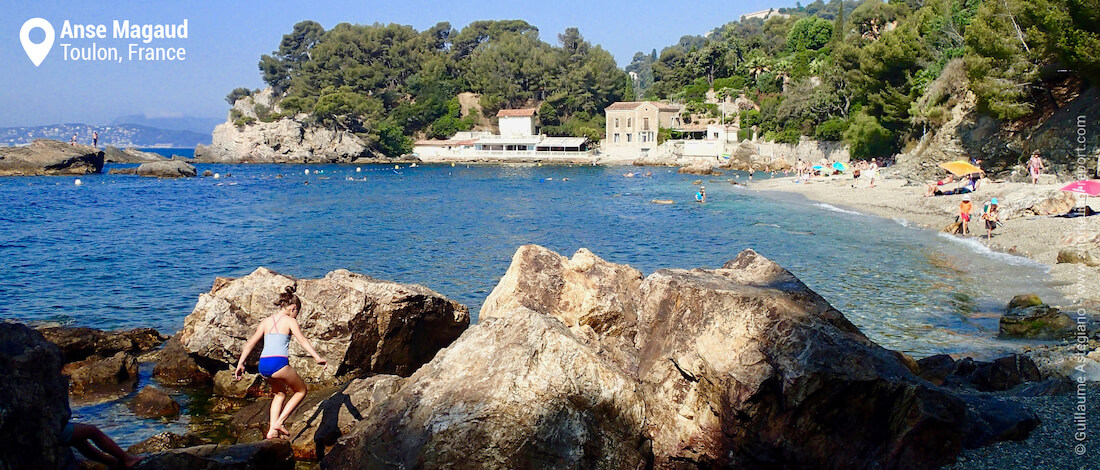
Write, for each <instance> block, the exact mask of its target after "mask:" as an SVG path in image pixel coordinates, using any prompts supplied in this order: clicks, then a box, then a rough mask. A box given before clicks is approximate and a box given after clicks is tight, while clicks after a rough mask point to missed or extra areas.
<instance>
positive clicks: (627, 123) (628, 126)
mask: <svg viewBox="0 0 1100 470" xmlns="http://www.w3.org/2000/svg"><path fill="white" fill-rule="evenodd" d="M626 128H627V129H630V118H626Z"/></svg>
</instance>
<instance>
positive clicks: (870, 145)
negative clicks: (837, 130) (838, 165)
mask: <svg viewBox="0 0 1100 470" xmlns="http://www.w3.org/2000/svg"><path fill="white" fill-rule="evenodd" d="M844 142H845V143H847V144H848V149H849V151H850V152H851V154H852V158H859V159H867V158H872V157H885V156H887V155H889V154H890V153H892V150H893V143H894V137H893V136H892V135H890V131H888V130H886V128H885V127H882V125H881V124H879V123H878V120H877V119H875V118H874V117H873V116H868V115H867V114H865V113H859V114H856V115H855V117H853V118H852V123H851V125H850V126H848V129H847V130H846V131H844Z"/></svg>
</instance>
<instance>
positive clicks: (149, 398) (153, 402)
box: [129, 385, 180, 418]
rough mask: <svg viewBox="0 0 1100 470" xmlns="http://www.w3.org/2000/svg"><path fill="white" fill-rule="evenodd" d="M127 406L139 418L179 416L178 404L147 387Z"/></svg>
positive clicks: (164, 394)
mask: <svg viewBox="0 0 1100 470" xmlns="http://www.w3.org/2000/svg"><path fill="white" fill-rule="evenodd" d="M129 406H130V409H131V410H133V411H134V414H136V415H138V417H141V418H168V417H173V416H179V414H180V404H179V403H176V401H175V400H173V399H172V397H170V396H168V394H167V393H164V392H163V391H161V390H159V389H156V388H154V387H151V386H148V385H146V386H145V388H142V389H141V391H140V392H138V394H137V395H135V396H134V398H133V399H131V400H130V405H129Z"/></svg>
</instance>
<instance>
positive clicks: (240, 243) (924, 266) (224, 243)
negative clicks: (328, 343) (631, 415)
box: [0, 165, 1057, 444]
mask: <svg viewBox="0 0 1100 470" xmlns="http://www.w3.org/2000/svg"><path fill="white" fill-rule="evenodd" d="M198 167H199V171H200V172H202V171H203V170H207V169H209V170H211V171H213V172H217V173H220V174H221V175H225V174H227V173H232V176H231V177H228V178H221V179H214V178H193V179H181V180H158V179H149V178H140V177H136V176H130V175H107V174H103V175H88V176H82V177H81V178H80V179H81V180H82V182H83V185H81V186H77V185H74V184H73V183H74V179H75V178H73V177H31V178H0V259H3V260H4V276H3V282H2V283H0V298H3V299H5V302H3V303H2V304H0V318H5V319H13V320H18V321H25V322H62V323H69V324H74V325H82V326H93V327H97V328H108V329H110V328H129V327H137V326H152V327H155V328H157V329H159V330H161V331H163V332H165V333H169V334H171V333H174V332H176V331H177V330H179V328H180V327H181V326H182V323H183V318H184V317H185V316H186V315H187V314H188V313H190V311H191V309H192V308H193V307H194V304H195V302H196V300H197V299H198V295H199V294H200V293H202V292H205V291H208V290H209V289H210V287H211V285H212V284H213V282H214V278H215V277H216V276H242V275H245V274H248V273H249V272H251V271H252V270H254V269H255V268H256V267H258V266H267V267H269V268H272V269H275V270H277V271H280V272H284V273H286V274H289V275H293V276H298V277H318V276H323V275H324V274H325V273H326V272H328V271H331V270H333V269H338V268H347V269H350V270H352V271H356V272H360V273H365V274H368V275H371V276H374V277H377V278H381V279H388V280H394V281H399V282H407V283H417V284H423V285H426V286H428V287H430V288H432V289H434V290H436V291H438V292H440V293H442V294H444V295H447V296H449V297H451V298H454V299H456V300H458V301H460V302H462V303H465V304H466V305H468V306H470V309H471V312H472V313H473V315H474V317H475V318H476V315H477V311H478V309H479V307H480V305H481V302H482V301H483V300H484V298H485V296H487V295H488V294H489V292H490V291H491V290H492V289H493V287H494V286H495V285H496V283H497V281H498V280H499V278H500V276H501V275H503V274H504V271H505V270H506V269H507V268H508V265H509V262H510V260H511V256H512V254H513V253H514V252H515V250H516V248H517V247H518V246H520V245H522V244H526V243H537V244H541V245H544V246H547V247H549V248H551V249H553V250H555V251H558V252H559V253H563V254H572V253H573V252H574V251H575V250H577V249H578V248H581V247H585V248H588V249H590V250H592V251H593V252H594V253H596V254H597V255H599V256H601V257H603V258H605V259H607V260H609V261H612V262H616V263H626V264H630V265H632V266H634V267H636V268H638V269H640V270H642V272H643V273H646V274H648V273H650V272H652V271H654V270H656V269H660V268H664V267H678V268H692V267H711V268H713V267H718V266H721V265H722V264H723V263H724V262H725V261H727V260H729V259H731V258H733V257H735V256H736V255H737V253H738V252H740V251H741V250H742V249H745V248H753V249H755V250H757V251H758V252H760V253H762V254H764V255H765V256H767V257H769V258H771V259H773V260H775V261H777V262H779V263H780V264H781V265H783V266H785V267H786V268H788V269H790V270H791V271H792V272H794V273H795V274H796V275H797V276H798V277H799V278H801V279H802V280H803V281H804V282H806V284H808V285H809V286H810V287H812V288H813V289H815V290H816V291H818V292H819V293H821V294H822V295H823V296H824V297H825V298H826V299H828V300H829V302H831V303H832V304H833V305H834V306H836V307H837V308H838V309H840V310H841V311H842V312H844V313H845V315H847V316H848V318H849V319H851V320H852V321H853V322H854V323H855V324H856V325H858V326H859V327H860V328H862V329H863V331H864V332H865V333H867V334H868V335H869V336H870V337H871V338H872V339H874V340H875V341H878V342H879V343H881V344H883V345H884V346H887V347H890V348H894V349H900V350H902V351H906V352H908V353H910V354H912V355H914V356H917V357H923V356H927V355H930V354H935V353H941V352H945V353H969V354H975V355H990V354H996V353H999V352H1003V351H1005V350H1008V349H1010V348H1014V347H1016V346H1018V344H1013V343H1010V342H1005V341H1001V340H998V339H996V338H995V335H996V329H997V318H996V317H997V313H999V312H1000V310H1001V309H1003V306H1004V305H1005V303H1006V302H1007V300H1008V299H1009V298H1010V297H1011V296H1012V295H1015V294H1018V293H1021V292H1036V293H1039V294H1040V295H1041V296H1043V297H1044V298H1047V299H1054V300H1055V301H1056V300H1057V295H1056V294H1055V293H1054V291H1052V290H1051V289H1050V288H1049V287H1047V286H1046V282H1047V275H1046V271H1045V269H1044V268H1043V267H1042V266H1039V265H1036V264H1034V263H1032V262H1030V261H1027V260H1024V259H1022V258H1017V257H1013V256H1008V255H1003V254H996V253H990V252H988V250H983V249H982V247H981V246H980V245H978V244H977V243H976V242H974V241H969V240H968V241H965V242H959V241H957V240H956V239H953V238H947V237H941V236H938V235H936V234H932V233H929V232H925V231H919V230H915V229H912V228H908V227H905V226H903V225H902V224H900V223H898V222H895V221H891V220H886V219H881V218H876V217H869V216H864V215H859V214H854V213H848V212H844V211H843V209H839V208H833V207H830V206H824V205H815V204H810V203H806V202H804V201H800V200H798V199H795V198H776V197H764V196H761V195H759V194H757V193H754V192H751V191H748V190H745V189H744V188H742V187H734V186H733V185H730V184H729V183H728V182H727V181H726V179H725V178H714V177H708V178H706V179H705V184H706V186H707V195H708V202H707V203H706V204H697V203H694V202H692V199H693V195H694V193H695V190H696V188H695V187H694V186H692V185H691V181H692V180H695V179H698V177H695V176H689V175H679V174H677V173H675V170H673V169H667V168H653V169H651V170H652V171H653V177H652V178H624V177H622V174H623V173H626V172H628V171H632V172H635V173H638V168H634V167H630V168H607V167H585V166H575V167H569V166H542V167H539V166H531V165H515V166H469V167H466V166H464V165H459V166H455V167H452V166H450V165H446V166H442V165H441V166H421V167H418V168H409V167H407V166H405V165H402V168H401V169H399V170H395V169H394V167H393V166H377V165H376V166H362V167H361V170H362V171H359V172H357V171H356V167H355V166H346V165H345V166H341V165H308V166H307V165H234V166H226V165H198ZM307 169H308V170H310V174H309V175H306V174H305V173H304V171H305V170H307ZM280 175H281V177H280ZM738 177H739V178H740V180H744V179H745V176H744V175H743V174H742V175H739V176H738ZM654 199H671V200H674V201H675V204H671V205H659V204H654V203H652V202H651V201H652V200H654ZM307 334H308V332H307ZM147 372H148V371H145V372H144V373H143V374H142V381H143V383H145V382H148V380H149V379H148V373H147ZM181 398H182V399H183V401H184V402H185V406H186V407H188V409H189V410H190V411H194V408H193V407H191V405H190V403H191V402H190V401H189V400H190V399H189V398H188V397H187V396H186V395H181ZM74 412H75V416H76V417H77V419H81V420H84V421H88V422H92V423H95V424H97V425H100V426H101V427H104V428H105V429H107V430H108V431H109V432H110V433H111V434H112V435H113V436H115V438H116V439H118V440H119V441H120V442H122V443H123V444H132V443H135V442H137V441H140V440H142V439H144V438H146V437H148V436H149V435H152V434H154V433H156V432H160V431H163V430H168V429H172V430H175V431H177V432H181V431H182V430H181V429H178V428H180V427H183V426H185V424H186V423H187V422H188V420H189V419H191V420H193V419H195V418H185V419H184V420H181V421H178V422H175V423H173V424H165V423H157V422H146V421H143V420H139V419H137V418H135V417H133V415H132V414H130V412H129V410H128V409H127V408H126V407H125V400H119V401H114V402H108V403H105V404H100V405H95V406H79V407H76V408H75V409H74Z"/></svg>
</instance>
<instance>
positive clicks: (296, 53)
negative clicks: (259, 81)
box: [259, 21, 325, 93]
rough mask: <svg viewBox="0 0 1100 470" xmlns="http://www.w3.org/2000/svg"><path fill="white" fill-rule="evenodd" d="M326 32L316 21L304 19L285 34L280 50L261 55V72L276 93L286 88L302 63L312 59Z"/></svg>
mask: <svg viewBox="0 0 1100 470" xmlns="http://www.w3.org/2000/svg"><path fill="white" fill-rule="evenodd" d="M324 34H325V29H324V28H323V27H321V25H320V24H319V23H317V22H316V21H302V22H300V23H298V24H296V25H294V30H293V31H291V32H290V34H286V35H284V36H283V40H282V41H281V42H280V43H279V50H277V51H275V52H272V53H271V55H267V54H264V55H263V56H261V57H260V64H259V66H260V73H261V74H262V75H263V79H264V82H267V84H268V85H271V87H272V88H274V89H275V92H276V93H281V92H282V91H283V90H285V89H286V88H287V86H289V85H290V80H291V79H292V78H293V77H294V76H295V75H296V74H298V72H299V70H300V69H301V67H302V64H305V63H306V62H308V61H309V60H310V51H311V50H312V49H313V47H314V46H316V45H317V43H318V42H319V41H320V40H321V38H322V37H323V36H324Z"/></svg>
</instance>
